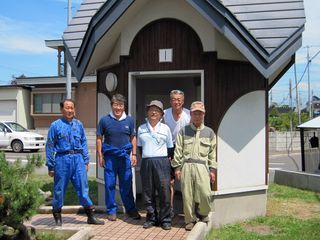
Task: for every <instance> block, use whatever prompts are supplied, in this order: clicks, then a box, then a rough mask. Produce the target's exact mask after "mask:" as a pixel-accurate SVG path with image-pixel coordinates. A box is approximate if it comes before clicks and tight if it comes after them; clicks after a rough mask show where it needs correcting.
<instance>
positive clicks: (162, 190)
mask: <svg viewBox="0 0 320 240" xmlns="http://www.w3.org/2000/svg"><path fill="white" fill-rule="evenodd" d="M170 166H171V165H170V161H169V159H168V158H167V157H154V158H143V159H142V162H141V169H140V174H141V182H142V192H143V196H144V201H145V206H146V209H147V221H153V222H159V223H164V222H168V223H171V218H170ZM156 192H157V193H158V196H159V208H160V209H159V216H158V211H157V202H156Z"/></svg>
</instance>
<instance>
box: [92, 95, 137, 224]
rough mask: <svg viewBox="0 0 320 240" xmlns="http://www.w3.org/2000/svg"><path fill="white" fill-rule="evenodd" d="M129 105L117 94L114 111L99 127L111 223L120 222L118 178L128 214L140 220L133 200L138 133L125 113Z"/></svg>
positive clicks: (100, 162)
mask: <svg viewBox="0 0 320 240" xmlns="http://www.w3.org/2000/svg"><path fill="white" fill-rule="evenodd" d="M125 103H126V99H125V97H124V96H123V95H121V94H115V95H114V96H113V97H112V99H111V110H112V111H111V112H110V113H109V114H108V115H106V116H104V117H102V118H101V119H100V122H99V125H98V127H97V155H98V159H99V165H100V167H103V168H104V182H105V202H106V210H107V218H108V220H109V221H115V220H116V219H117V215H116V214H117V209H118V206H117V203H116V200H115V189H116V178H117V176H118V177H119V188H120V195H121V199H122V202H123V205H124V207H125V210H126V213H127V214H128V216H129V217H130V218H132V219H140V214H139V213H138V211H137V208H136V205H135V200H134V197H133V191H132V170H131V167H134V166H136V164H137V156H136V130H135V127H134V121H133V118H132V117H130V116H127V115H126V113H125V111H124V109H125ZM103 138H104V140H103ZM102 142H103V144H102ZM131 151H132V154H131V159H130V153H131Z"/></svg>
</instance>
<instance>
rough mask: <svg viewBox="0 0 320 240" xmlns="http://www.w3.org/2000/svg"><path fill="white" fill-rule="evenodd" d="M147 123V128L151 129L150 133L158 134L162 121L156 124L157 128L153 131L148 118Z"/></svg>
mask: <svg viewBox="0 0 320 240" xmlns="http://www.w3.org/2000/svg"><path fill="white" fill-rule="evenodd" d="M146 123H147V127H148V129H149V131H150V132H157V130H158V129H159V126H160V124H161V120H160V121H159V122H158V123H157V124H156V126H155V128H154V129H153V128H152V126H151V125H150V123H149V120H148V119H147V118H146Z"/></svg>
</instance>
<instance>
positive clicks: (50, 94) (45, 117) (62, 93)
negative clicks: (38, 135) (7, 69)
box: [0, 40, 96, 134]
mask: <svg viewBox="0 0 320 240" xmlns="http://www.w3.org/2000/svg"><path fill="white" fill-rule="evenodd" d="M46 45H47V47H50V48H53V49H56V50H57V51H58V64H57V76H50V77H49V76H43V77H19V78H17V79H16V81H15V82H16V84H17V85H11V86H8V87H7V88H10V89H11V90H10V91H11V92H16V91H19V89H21V90H20V91H22V89H23V90H24V92H23V93H24V98H23V101H19V99H17V100H15V99H14V96H15V95H17V94H14V93H12V94H11V95H10V96H9V95H8V94H9V93H10V92H9V91H7V90H6V95H4V94H1V99H4V100H0V106H2V105H3V106H6V107H5V108H2V107H1V112H0V118H2V117H1V115H4V111H6V112H10V113H6V114H11V115H13V114H18V113H19V117H20V118H17V116H15V117H14V118H13V116H12V119H14V120H17V121H18V122H19V123H20V124H22V125H23V126H25V127H27V128H32V129H38V130H39V129H43V130H44V131H43V132H42V133H43V134H45V133H46V131H47V128H48V127H49V126H50V124H51V122H52V121H54V120H56V119H57V118H59V117H61V113H60V106H59V104H60V102H61V100H63V99H64V98H65V97H66V87H65V85H66V76H65V69H66V68H65V60H64V57H63V53H64V45H63V42H62V40H47V41H46ZM1 89H3V91H4V87H1V88H0V91H1ZM17 96H18V95H17ZM72 98H73V99H75V100H76V104H77V106H76V116H77V118H79V119H80V120H81V121H82V122H83V124H84V126H85V128H95V127H96V107H95V106H96V102H95V101H96V76H94V75H91V76H86V77H84V78H83V79H82V82H81V84H79V83H78V81H77V80H76V79H75V78H74V77H72ZM20 99H22V98H20ZM16 102H17V103H16ZM16 105H23V106H24V108H25V109H26V110H25V111H15V113H13V110H15V109H16V107H14V106H16ZM21 118H25V120H21ZM24 122H28V124H27V125H25V124H24Z"/></svg>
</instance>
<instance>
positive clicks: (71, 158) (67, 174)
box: [52, 153, 93, 210]
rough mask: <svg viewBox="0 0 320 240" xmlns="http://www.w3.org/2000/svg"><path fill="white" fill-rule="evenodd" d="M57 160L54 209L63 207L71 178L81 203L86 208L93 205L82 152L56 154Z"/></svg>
mask: <svg viewBox="0 0 320 240" xmlns="http://www.w3.org/2000/svg"><path fill="white" fill-rule="evenodd" d="M55 160H56V164H55V167H54V196H53V201H52V208H53V210H59V209H61V208H62V206H63V202H64V196H65V193H66V189H67V187H68V184H69V181H70V180H71V183H72V185H73V187H74V189H75V191H76V193H77V195H78V199H79V202H80V204H81V205H82V206H83V207H84V208H88V207H90V206H92V205H93V204H92V201H91V199H90V198H89V186H88V176H87V171H86V166H85V164H84V160H83V157H82V154H81V153H77V154H56V156H55Z"/></svg>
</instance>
